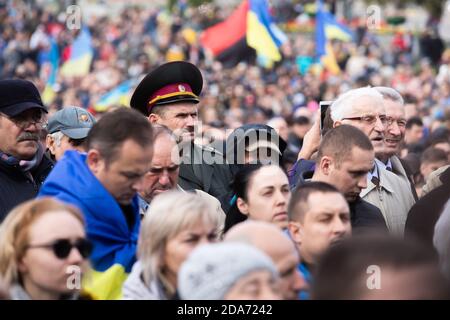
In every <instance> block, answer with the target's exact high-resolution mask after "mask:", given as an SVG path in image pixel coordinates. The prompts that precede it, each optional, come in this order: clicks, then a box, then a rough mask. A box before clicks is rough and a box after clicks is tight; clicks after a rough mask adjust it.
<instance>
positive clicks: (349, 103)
mask: <svg viewBox="0 0 450 320" xmlns="http://www.w3.org/2000/svg"><path fill="white" fill-rule="evenodd" d="M361 97H370V98H372V99H376V100H379V101H380V103H381V104H382V103H383V96H382V94H381V93H380V92H378V91H377V90H375V89H374V88H371V87H363V88H357V89H352V90H349V91H347V92H345V93H343V94H341V95H340V96H339V98H337V99H336V101H334V102H333V103H332V104H331V106H330V115H331V119H333V121H338V120H342V119H343V118H345V116H346V115H347V114H348V113H349V112H350V111H351V110H352V108H353V106H354V103H355V100H357V99H359V98H361Z"/></svg>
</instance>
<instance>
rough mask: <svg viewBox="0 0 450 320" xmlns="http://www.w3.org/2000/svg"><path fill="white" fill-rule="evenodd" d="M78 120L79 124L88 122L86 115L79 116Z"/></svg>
mask: <svg viewBox="0 0 450 320" xmlns="http://www.w3.org/2000/svg"><path fill="white" fill-rule="evenodd" d="M79 119H80V121H81V122H88V121H89V117H88V115H87V114H81V115H80V118H79Z"/></svg>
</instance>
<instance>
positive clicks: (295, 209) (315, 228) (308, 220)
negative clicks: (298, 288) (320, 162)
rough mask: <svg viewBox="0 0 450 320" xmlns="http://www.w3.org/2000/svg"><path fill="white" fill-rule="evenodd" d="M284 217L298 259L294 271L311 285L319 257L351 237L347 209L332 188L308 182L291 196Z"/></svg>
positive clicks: (307, 295)
mask: <svg viewBox="0 0 450 320" xmlns="http://www.w3.org/2000/svg"><path fill="white" fill-rule="evenodd" d="M288 215H289V233H290V236H291V238H292V240H293V241H294V243H295V245H296V247H297V250H298V252H299V253H300V258H301V263H300V264H299V266H298V269H299V271H300V273H301V274H302V275H303V277H304V279H305V280H306V281H307V282H308V284H309V285H311V284H312V283H313V282H314V281H313V278H314V272H315V268H316V265H317V262H318V259H319V257H320V256H321V255H322V254H323V253H324V252H325V250H326V249H328V247H330V246H331V245H333V244H335V243H336V242H338V241H340V240H342V239H343V238H345V237H347V236H349V235H350V234H351V232H352V227H351V223H350V209H349V207H348V204H347V201H346V200H345V198H344V196H343V195H342V194H341V193H340V192H339V191H338V190H337V189H336V188H335V187H333V186H332V185H329V184H327V183H325V182H309V183H307V184H305V185H303V186H299V187H297V188H296V189H295V190H294V192H293V193H292V196H291V200H290V202H289V206H288ZM299 297H300V299H308V298H309V293H308V292H305V291H302V292H300V296H299Z"/></svg>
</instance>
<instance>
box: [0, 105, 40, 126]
mask: <svg viewBox="0 0 450 320" xmlns="http://www.w3.org/2000/svg"><path fill="white" fill-rule="evenodd" d="M0 115H1V116H3V117H5V118H7V119H9V120H10V121H12V122H14V124H15V125H16V126H18V127H19V128H21V129H25V128H27V127H28V126H29V125H31V124H35V125H37V126H40V127H44V126H45V117H44V113H43V112H42V111H41V110H36V111H34V112H32V113H26V112H22V113H20V114H18V115H17V116H14V117H10V116H8V115H6V114H4V113H0Z"/></svg>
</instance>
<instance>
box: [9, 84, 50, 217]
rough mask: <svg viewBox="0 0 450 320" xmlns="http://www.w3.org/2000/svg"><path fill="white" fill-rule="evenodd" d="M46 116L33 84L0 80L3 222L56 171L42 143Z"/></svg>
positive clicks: (35, 193) (33, 195) (32, 196)
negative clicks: (10, 212) (11, 211)
mask: <svg viewBox="0 0 450 320" xmlns="http://www.w3.org/2000/svg"><path fill="white" fill-rule="evenodd" d="M46 113H47V109H46V107H45V106H44V104H43V103H42V100H41V97H40V95H39V91H38V90H37V88H36V87H35V85H34V84H33V83H31V82H29V81H26V80H1V81H0V222H1V221H2V220H3V219H4V217H5V216H6V215H7V214H8V212H9V211H10V210H11V209H12V208H14V207H15V206H16V205H18V204H20V203H22V202H24V201H26V200H29V199H32V198H34V197H35V196H36V195H37V193H38V191H39V188H40V186H41V184H42V183H43V181H44V180H45V178H46V177H47V175H48V174H49V173H50V171H51V169H52V168H53V163H52V161H51V160H50V159H49V158H47V156H46V155H45V154H44V153H45V149H44V147H43V146H42V145H41V143H40V142H39V138H40V133H41V130H42V129H43V126H44V122H45V119H46V116H45V115H46Z"/></svg>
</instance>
